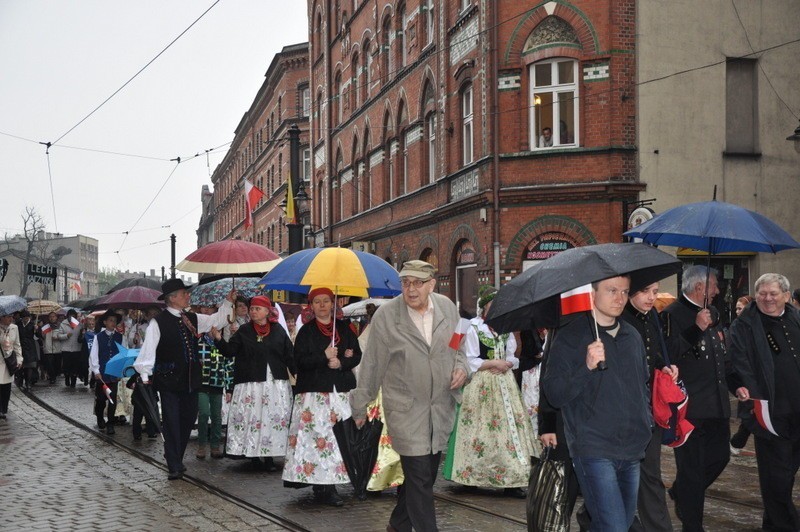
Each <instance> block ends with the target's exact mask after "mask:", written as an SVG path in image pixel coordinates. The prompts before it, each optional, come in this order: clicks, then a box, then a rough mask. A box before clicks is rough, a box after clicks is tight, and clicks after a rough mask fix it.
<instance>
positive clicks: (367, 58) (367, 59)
mask: <svg viewBox="0 0 800 532" xmlns="http://www.w3.org/2000/svg"><path fill="white" fill-rule="evenodd" d="M370 44H371V43H370V42H369V41H367V42H366V43H364V85H363V86H364V101H365V102H366V101H367V98H369V95H370V91H371V88H370V85H371V84H372V50H370Z"/></svg>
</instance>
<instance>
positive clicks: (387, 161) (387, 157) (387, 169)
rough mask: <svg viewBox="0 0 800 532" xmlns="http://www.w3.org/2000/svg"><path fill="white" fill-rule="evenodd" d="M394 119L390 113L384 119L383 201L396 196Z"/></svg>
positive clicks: (387, 112)
mask: <svg viewBox="0 0 800 532" xmlns="http://www.w3.org/2000/svg"><path fill="white" fill-rule="evenodd" d="M392 130H393V127H392V117H391V115H390V114H389V111H388V110H387V111H386V114H385V115H384V117H383V201H384V202H387V201H390V200H391V199H392V198H393V197H394V196H393V194H394V156H393V155H392V135H393V134H394V133H393V131H392Z"/></svg>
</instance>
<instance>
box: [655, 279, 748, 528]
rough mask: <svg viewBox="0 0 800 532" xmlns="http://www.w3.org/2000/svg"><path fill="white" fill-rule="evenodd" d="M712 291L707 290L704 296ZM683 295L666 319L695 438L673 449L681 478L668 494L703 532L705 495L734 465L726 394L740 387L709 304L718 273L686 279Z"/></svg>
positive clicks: (716, 291) (683, 515) (685, 523)
mask: <svg viewBox="0 0 800 532" xmlns="http://www.w3.org/2000/svg"><path fill="white" fill-rule="evenodd" d="M706 287H708V290H706ZM681 288H682V293H681V296H680V297H679V299H678V301H675V302H674V303H672V304H671V305H669V306H668V307H667V308H665V309H664V312H663V313H662V324H663V327H664V338H665V339H666V342H667V349H668V350H669V359H670V361H671V362H672V363H673V364H676V365H677V366H678V368H679V370H680V375H681V379H683V382H684V384H685V385H686V391H687V392H688V394H689V406H688V411H687V414H686V419H687V420H689V421H690V422H691V423H692V424H693V425H694V427H695V428H694V431H693V432H692V434H691V436H689V438H688V439H687V440H686V443H684V444H683V445H682V446H680V447H676V448H675V465H676V468H677V475H676V478H675V482H674V483H673V485H672V488H670V489H669V491H668V493H669V495H670V497H672V498H673V499H675V506H676V514H677V515H678V517H679V518H680V520H681V522H682V523H683V530H685V531H688V532H694V531H697V532H699V531H702V530H703V505H704V502H705V492H706V489H707V488H708V487H709V486H710V485H711V484H712V483H713V482H714V481H715V480H716V479H717V477H718V476H719V475H720V473H722V471H723V470H724V469H725V466H726V465H728V461H729V460H730V448H729V447H728V440H729V439H730V416H731V408H730V401H729V399H728V389H729V387H731V388H730V389H731V393H733V390H735V389H736V388H737V387H738V386H736V382H737V381H736V376H735V375H734V374H733V371H732V368H731V365H730V361H729V360H728V357H727V353H726V350H725V338H724V336H723V334H722V331H721V329H718V328H717V327H716V326H715V325H714V324H713V320H712V315H711V311H710V310H709V308H707V307H708V306H710V304H711V301H713V299H714V298H715V297H716V296H717V294H719V288H718V286H717V272H716V270H713V269H710V270H709V269H708V268H707V267H705V266H702V265H695V266H690V267H689V268H687V269H686V270H685V271H684V273H683V279H682V286H681Z"/></svg>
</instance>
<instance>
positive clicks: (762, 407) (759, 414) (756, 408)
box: [753, 399, 779, 436]
mask: <svg viewBox="0 0 800 532" xmlns="http://www.w3.org/2000/svg"><path fill="white" fill-rule="evenodd" d="M753 413H754V414H755V415H756V420H757V421H758V424H759V425H761V427H762V428H763V429H764V430H768V431H769V432H771V433H772V434H774V435H775V436H778V435H779V434H778V433H777V432H776V431H775V427H773V426H772V419H771V418H770V416H769V401H767V400H766V399H753Z"/></svg>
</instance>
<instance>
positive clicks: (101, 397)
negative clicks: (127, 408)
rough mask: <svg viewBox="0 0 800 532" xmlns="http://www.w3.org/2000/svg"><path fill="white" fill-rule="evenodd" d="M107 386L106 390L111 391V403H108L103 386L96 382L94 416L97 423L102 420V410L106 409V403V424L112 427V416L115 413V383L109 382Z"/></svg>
mask: <svg viewBox="0 0 800 532" xmlns="http://www.w3.org/2000/svg"><path fill="white" fill-rule="evenodd" d="M107 385H108V389H109V390H111V402H109V401H108V396H107V395H106V392H105V391H104V390H103V384H102V383H101V382H99V381H98V383H97V386H95V387H94V415H95V416H97V419H98V421H99V420H100V419H102V418H103V409H105V408H106V403H108V409H107V410H106V415H107V416H108V424H109V425H113V424H114V416H115V414H116V413H117V383H116V382H109V383H107ZM112 402H113V404H112Z"/></svg>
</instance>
